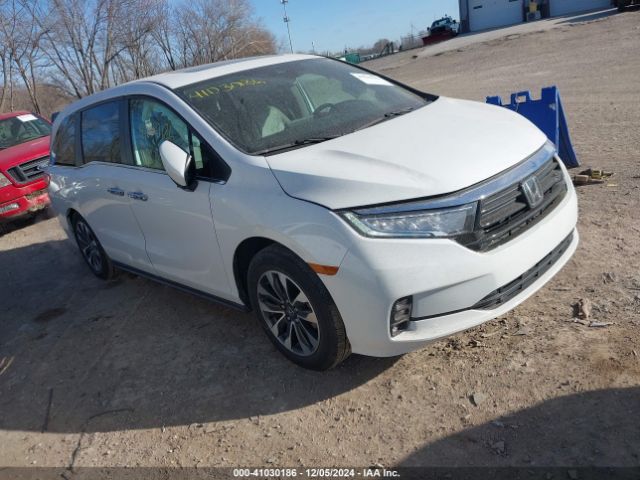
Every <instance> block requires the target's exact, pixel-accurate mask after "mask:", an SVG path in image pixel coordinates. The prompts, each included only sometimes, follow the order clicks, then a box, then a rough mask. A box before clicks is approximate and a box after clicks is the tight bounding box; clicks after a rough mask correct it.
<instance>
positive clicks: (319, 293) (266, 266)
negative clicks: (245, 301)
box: [248, 245, 351, 370]
mask: <svg viewBox="0 0 640 480" xmlns="http://www.w3.org/2000/svg"><path fill="white" fill-rule="evenodd" d="M248 287H249V294H250V297H251V304H252V306H253V308H254V310H255V311H256V315H257V316H258V320H259V321H260V323H261V324H262V327H263V328H264V330H265V332H266V333H267V336H268V337H269V338H270V339H271V341H272V342H273V344H274V345H275V346H276V348H278V350H280V352H282V353H283V354H284V355H285V356H286V357H287V358H289V359H290V360H291V361H293V362H295V363H297V364H298V365H300V366H302V367H305V368H309V369H313V370H326V369H329V368H332V367H334V366H336V365H338V364H339V363H340V362H342V361H343V360H344V359H345V358H347V357H348V356H349V354H350V353H351V350H350V346H349V342H348V340H347V335H346V332H345V328H344V324H343V322H342V318H341V317H340V313H339V312H338V308H337V307H336V305H335V303H334V302H333V300H332V298H331V296H330V295H329V292H328V291H327V289H326V287H325V286H324V284H323V283H322V281H321V280H320V278H318V276H317V274H316V273H315V272H313V270H311V269H310V268H309V266H308V265H307V264H306V263H304V262H303V261H302V260H301V259H299V258H298V257H297V256H296V255H294V254H293V253H291V252H290V251H289V250H287V249H285V248H284V247H281V246H275V245H274V246H271V247H267V248H265V249H264V250H262V251H261V252H259V253H258V254H257V255H256V256H255V257H254V259H253V260H252V261H251V264H250V265H249V273H248Z"/></svg>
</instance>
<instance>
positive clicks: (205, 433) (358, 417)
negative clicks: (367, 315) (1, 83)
mask: <svg viewBox="0 0 640 480" xmlns="http://www.w3.org/2000/svg"><path fill="white" fill-rule="evenodd" d="M414 55H417V58H413V57H414ZM367 66H369V67H371V68H374V69H377V70H379V71H381V72H383V73H385V74H386V75H389V76H392V77H394V78H397V79H400V80H403V81H405V82H407V83H409V84H411V85H414V86H416V87H418V88H421V89H424V90H426V91H430V92H434V93H438V94H442V95H448V96H457V97H463V98H469V99H475V100H480V101H482V100H483V99H484V97H485V96H486V95H494V94H502V95H506V94H508V93H509V92H512V91H517V90H525V89H531V90H533V91H539V89H540V88H541V87H543V86H547V85H551V84H555V85H558V86H559V87H560V91H561V93H562V98H563V101H564V106H565V111H566V112H567V114H568V116H569V121H570V127H571V131H572V136H573V141H574V145H575V147H576V150H577V152H578V155H579V157H580V159H581V161H582V162H583V164H584V165H585V166H593V167H603V168H605V169H607V170H613V171H614V172H615V173H616V174H615V177H614V178H613V179H611V180H610V181H608V182H606V183H605V184H601V185H593V186H585V187H580V188H579V199H580V225H579V229H580V235H581V244H580V247H579V249H578V251H577V253H576V255H575V256H574V257H573V259H572V260H571V261H570V262H569V263H568V265H567V266H566V267H565V268H564V269H563V270H562V271H561V272H560V273H559V274H558V275H557V276H556V277H555V278H554V280H553V281H552V282H551V283H550V284H548V285H547V286H546V287H545V288H544V289H542V290H541V291H540V292H539V293H538V294H537V295H535V296H534V297H533V298H531V299H529V300H528V301H527V302H525V303H524V304H523V305H521V306H520V307H518V308H517V309H516V310H515V311H513V312H511V313H510V314H508V315H505V316H503V317H501V318H499V319H496V320H494V321H491V322H489V323H487V324H485V325H484V326H482V327H480V328H476V329H473V330H470V331H468V332H465V333H462V334H459V335H457V336H455V337H452V338H450V339H446V340H442V341H439V342H436V343H434V344H432V345H431V346H429V347H427V348H424V349H423V350H420V351H418V352H415V353H412V354H409V355H405V356H403V357H400V358H393V359H374V358H368V357H362V356H352V357H351V358H349V359H348V360H347V361H346V362H345V363H344V364H343V365H341V366H340V367H338V368H337V369H335V370H333V371H329V372H326V373H314V372H310V371H305V370H302V369H300V368H298V367H296V366H294V365H293V364H291V363H289V362H288V361H286V360H285V359H284V357H282V356H281V355H280V354H279V353H278V352H277V351H276V350H275V349H274V348H273V347H272V346H271V344H270V343H269V341H268V340H267V338H266V337H265V336H264V334H263V333H262V332H261V330H260V327H259V326H258V324H257V322H255V321H254V319H253V316H252V315H250V314H242V313H238V312H236V311H233V310H230V309H227V308H225V307H221V306H218V305H215V304H211V303H209V302H207V301H205V300H201V299H199V298H195V297H193V296H190V295H188V294H184V293H181V292H179V291H176V290H173V289H170V288H168V287H165V286H161V285H158V284H156V283H153V282H151V281H147V280H143V279H140V278H136V277H132V276H128V275H124V274H123V275H121V276H120V277H119V279H118V280H116V281H115V282H112V283H103V282H102V281H100V280H98V279H96V278H94V277H93V276H92V275H91V274H90V272H89V270H88V269H87V267H86V266H85V265H84V263H83V261H82V259H81V257H80V255H79V254H78V253H77V252H76V249H75V246H74V245H72V243H71V242H69V241H68V240H67V239H66V237H65V234H64V233H63V231H62V230H61V229H60V227H59V226H58V225H57V221H56V220H55V219H40V220H39V221H37V222H36V223H34V224H28V225H19V226H16V227H14V228H11V229H9V230H10V231H8V232H6V233H5V234H4V235H3V236H2V237H0V279H1V287H2V288H0V305H1V307H0V308H1V310H0V313H1V323H0V362H1V363H0V466H60V467H69V466H73V467H80V466H162V467H171V466H200V467H202V466H274V467H275V466H354V465H357V466H367V465H374V464H381V465H385V466H391V465H405V466H408V465H444V466H482V465H484V466H513V465H517V466H525V467H526V466H590V465H598V466H636V467H637V466H640V433H639V432H640V269H639V268H638V267H639V258H640V235H639V234H640V213H639V211H640V169H639V165H640V164H639V161H640V158H639V157H640V128H639V125H640V92H639V89H640V83H639V79H640V12H639V11H631V12H627V13H624V14H618V15H612V16H609V17H606V18H603V19H599V20H597V21H593V22H590V23H572V22H567V23H566V24H560V25H559V26H558V27H557V28H554V29H552V30H549V31H546V32H544V33H537V32H533V33H527V34H523V35H511V36H509V37H505V38H502V39H498V40H492V41H490V42H488V43H478V44H475V45H469V46H467V47H465V48H462V49H459V50H455V51H451V52H446V53H441V54H438V55H436V56H432V55H429V53H428V51H426V50H425V51H422V52H421V51H420V50H417V51H411V52H404V53H402V54H399V55H395V56H393V57H389V58H385V59H381V60H379V61H376V62H370V63H368V64H367ZM424 138H425V142H428V141H429V140H428V139H429V132H425V133H424ZM459 141H464V139H459ZM498 147H499V146H498V145H496V148H498ZM580 298H588V299H590V300H591V301H592V302H593V313H592V320H595V321H597V322H603V323H611V324H610V325H608V326H605V327H590V326H589V325H588V324H583V323H576V322H574V321H573V310H572V305H573V304H574V303H575V302H576V301H577V300H578V299H580ZM71 473H72V472H70V474H69V475H71ZM69 478H71V477H69ZM565 478H566V476H565Z"/></svg>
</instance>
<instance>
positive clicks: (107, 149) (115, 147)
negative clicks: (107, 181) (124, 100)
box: [81, 101, 121, 163]
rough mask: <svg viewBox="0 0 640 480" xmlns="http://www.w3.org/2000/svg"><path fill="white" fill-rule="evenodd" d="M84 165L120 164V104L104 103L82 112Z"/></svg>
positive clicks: (117, 102) (115, 102) (116, 102)
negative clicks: (91, 163) (96, 163)
mask: <svg viewBox="0 0 640 480" xmlns="http://www.w3.org/2000/svg"><path fill="white" fill-rule="evenodd" d="M81 123H82V127H81V128H82V163H90V162H109V163H120V156H121V148H120V103H119V101H114V102H107V103H102V104H100V105H98V106H96V107H93V108H89V109H87V110H85V111H83V112H82V121H81Z"/></svg>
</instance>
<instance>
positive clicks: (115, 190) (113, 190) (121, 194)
mask: <svg viewBox="0 0 640 480" xmlns="http://www.w3.org/2000/svg"><path fill="white" fill-rule="evenodd" d="M107 192H109V193H110V194H111V195H118V196H119V197H124V190H120V189H119V188H107Z"/></svg>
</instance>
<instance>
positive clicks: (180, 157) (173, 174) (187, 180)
mask: <svg viewBox="0 0 640 480" xmlns="http://www.w3.org/2000/svg"><path fill="white" fill-rule="evenodd" d="M160 158H161V159H162V165H163V166H164V169H165V170H166V172H167V173H168V174H169V177H170V178H171V180H173V181H174V182H176V185H178V187H180V188H183V189H185V190H195V188H196V179H195V176H196V175H195V167H194V165H193V158H192V157H191V155H189V154H188V153H187V152H185V151H184V150H183V149H181V148H180V147H179V146H177V145H176V144H175V143H173V142H170V141H169V140H165V141H164V142H162V143H161V144H160Z"/></svg>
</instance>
